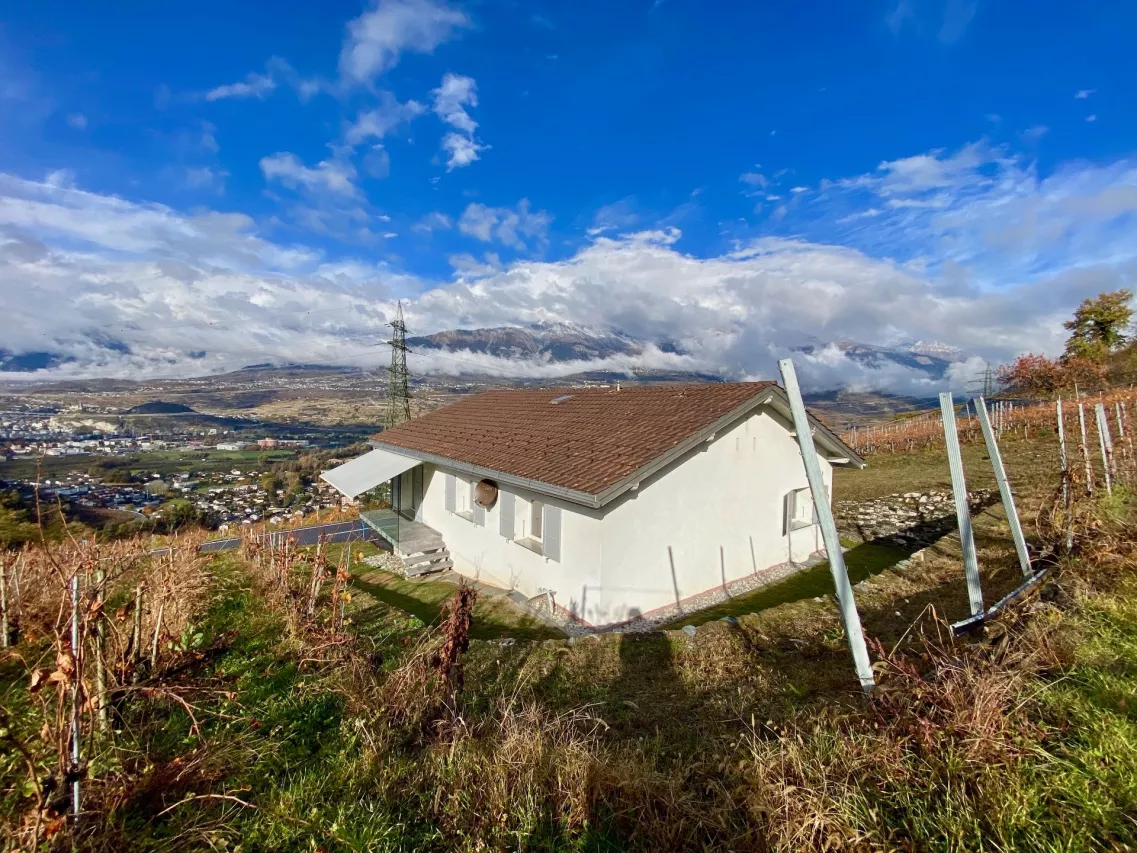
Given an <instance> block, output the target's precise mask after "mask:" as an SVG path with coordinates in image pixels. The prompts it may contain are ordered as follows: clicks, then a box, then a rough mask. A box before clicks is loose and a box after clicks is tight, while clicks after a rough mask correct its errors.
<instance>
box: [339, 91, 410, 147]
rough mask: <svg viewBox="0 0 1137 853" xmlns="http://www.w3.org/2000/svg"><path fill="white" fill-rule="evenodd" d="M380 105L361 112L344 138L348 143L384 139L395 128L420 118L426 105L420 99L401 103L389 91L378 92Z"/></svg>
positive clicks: (354, 143) (355, 143)
mask: <svg viewBox="0 0 1137 853" xmlns="http://www.w3.org/2000/svg"><path fill="white" fill-rule="evenodd" d="M378 97H379V106H377V107H375V108H373V109H370V110H365V111H363V112H361V113H360V114H359V115H358V116H357V117H356V120H355V121H354V122H353V123H352V124H351V126H350V127H348V129H347V132H346V133H345V134H344V138H345V139H346V140H347V144H348V145H359V144H360V143H361V142H365V141H367V140H369V139H383V138H384V137H385V136H387V134H389V133H390V132H391V131H393V130H395V128H397V127H399V126H400V125H402V124H408V123H410V122H411V121H413V120H414V119H416V118H418V117H419V116H420V115H422V114H423V113H424V112H426V107H424V106H423V105H422V104H420V103H419V102H418V101H407V102H406V103H399V101H398V99H397V98H396V97H395V96H394V95H393V94H391V93H390V92H388V91H385V90H384V91H382V92H379V93H378Z"/></svg>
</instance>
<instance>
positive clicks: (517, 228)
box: [458, 198, 553, 251]
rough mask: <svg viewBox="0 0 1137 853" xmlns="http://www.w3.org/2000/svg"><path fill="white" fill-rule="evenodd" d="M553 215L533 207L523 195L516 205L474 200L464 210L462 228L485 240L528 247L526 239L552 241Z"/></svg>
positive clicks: (470, 234)
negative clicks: (488, 203) (500, 205)
mask: <svg viewBox="0 0 1137 853" xmlns="http://www.w3.org/2000/svg"><path fill="white" fill-rule="evenodd" d="M552 221H553V217H552V216H551V215H550V214H549V213H548V212H546V211H544V210H536V211H534V210H530V207H529V199H527V198H523V199H521V201H519V202H518V203H517V207H516V209H513V208H509V207H487V206H486V205H484V204H481V203H479V202H473V203H472V204H470V205H468V206H467V207H466V209H465V210H464V211H463V212H462V217H461V219H459V220H458V230H459V231H461V232H462V233H463V234H467V235H469V236H471V237H474V238H476V239H478V240H481V241H483V242H485V243H489V242H492V241H495V240H496V241H497V242H499V243H504V244H505V245H506V246H509V247H511V248H514V249H517V250H518V251H524V250H525V249H526V248H528V246H527V244H526V239H528V240H531V241H533V242H535V243H536V244H538V245H541V244H544V243H546V242H547V241H548V236H549V224H550V223H551V222H552Z"/></svg>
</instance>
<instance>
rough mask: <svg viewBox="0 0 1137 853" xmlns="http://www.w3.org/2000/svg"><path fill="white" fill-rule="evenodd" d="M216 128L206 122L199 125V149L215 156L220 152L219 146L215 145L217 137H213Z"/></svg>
mask: <svg viewBox="0 0 1137 853" xmlns="http://www.w3.org/2000/svg"><path fill="white" fill-rule="evenodd" d="M216 131H217V128H216V127H214V126H213V125H212V124H210V123H209V122H207V121H204V122H202V123H201V139H200V140H199V141H200V144H201V147H202V148H204V149H205V150H206V151H210V152H212V153H214V154H216V153H217V152H218V151H220V150H221V146H220V145H218V144H217V137H216V136H215V135H214V134H215V133H216Z"/></svg>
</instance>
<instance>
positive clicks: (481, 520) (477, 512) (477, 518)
mask: <svg viewBox="0 0 1137 853" xmlns="http://www.w3.org/2000/svg"><path fill="white" fill-rule="evenodd" d="M474 524H476V525H478V527H485V526H486V508H485V507H484V506H482V505H481V504H480V503H478V502H477V501H474Z"/></svg>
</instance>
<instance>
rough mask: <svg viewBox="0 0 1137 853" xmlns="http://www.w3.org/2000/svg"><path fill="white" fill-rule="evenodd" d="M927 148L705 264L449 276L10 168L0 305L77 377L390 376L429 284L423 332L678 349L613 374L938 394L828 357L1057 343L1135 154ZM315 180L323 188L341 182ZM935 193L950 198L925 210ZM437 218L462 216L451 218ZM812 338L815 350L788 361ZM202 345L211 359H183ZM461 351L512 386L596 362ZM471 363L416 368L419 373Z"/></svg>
mask: <svg viewBox="0 0 1137 853" xmlns="http://www.w3.org/2000/svg"><path fill="white" fill-rule="evenodd" d="M276 156H277V158H278V160H277V161H274V162H276V164H277V167H278V168H281V169H283V170H284V171H282V172H281V173H280V174H279V175H278V177H277V178H275V179H276V180H282V181H283V180H284V179H285V176H286V174H287V176H288V179H289V180H292V181H293V182H294V183H295V185H296V186H298V187H302V186H305V184H304V183H303V179H302V178H301V177H300V175H307V173H308V172H319V171H320V166H317V167H314V168H311V169H309V168H308V167H305V166H303V164H301V163H300V162H299V161H298V160H297V159H296V158H295V157H294V156H293V155H287V154H281V155H276ZM921 157H923V158H927V159H919V158H902V159H901V160H895V161H888V162H886V163H883V164H881V167H880V168H879V169H876V170H873V171H872V172H869V173H867V174H866V175H861V176H857V177H854V178H849V179H845V180H843V181H836V182H830V183H827V184H826V185H824V186H823V187H819V188H818V191H817V192H811V193H809V194H802V197H801V198H800V199H799V200H798V203H797V204H796V206H795V207H794V208H793V209H791V212H790V213H789V214H788V215H787V219H786V221H785V223H784V226H783V227H784V228H785V229H786V230H787V232H789V233H794V234H802V235H806V236H801V237H798V238H795V239H784V238H776V237H766V238H763V239H751V240H743V241H741V242H739V243H738V244H737V246H736V247H734V248H733V250H731V251H729V252H726V253H716V254H711V255H709V256H699V255H697V254H693V253H691V252H689V251H687V250H686V249H685V250H683V251H680V250H679V249H678V248H677V241H678V240H679V237H680V233H679V231H678V230H677V229H675V228H669V229H665V230H657V231H647V232H641V233H636V234H626V235H622V236H620V237H618V238H614V237H611V236H601V235H598V236H597V237H596V239H595V240H593V241H592V242H591V243H589V244H588V245H586V246H585V247H584V248H581V249H580V250H578V251H576V252H575V253H573V254H571V255H569V256H567V257H563V258H558V259H554V260H550V261H539V260H533V259H531V258H526V259H524V260H520V261H516V262H503V261H502V259H501V258H500V257H498V256H496V255H494V254H492V253H486V254H483V255H480V256H474V255H470V256H462V255H455V256H453V257H452V258H451V263H452V265H453V268H454V275H453V276H452V277H448V278H446V279H444V280H440V281H433V282H428V281H422V280H418V279H413V278H410V277H407V276H405V275H401V274H400V273H399V272H398V271H396V270H393V269H390V268H388V267H386V266H384V265H382V264H375V263H369V262H366V261H363V260H358V259H354V258H350V257H341V258H337V259H335V260H329V259H328V258H327V257H325V256H324V254H323V252H321V251H315V250H312V249H310V248H308V247H305V246H302V245H290V244H287V243H283V242H278V241H273V240H269V239H266V237H265V236H263V234H262V233H261V232H260V231H259V229H258V227H257V225H256V223H255V222H254V221H253V220H252V219H251V218H249V217H247V216H243V215H240V214H232V213H230V214H221V213H200V214H192V215H191V214H187V213H184V212H180V211H177V210H173V209H171V208H168V207H165V206H162V205H153V204H141V203H137V202H131V201H127V200H125V199H121V198H117V197H114V196H106V195H100V194H97V193H91V192H86V191H84V190H81V189H79V188H77V187H75V186H74V177H73V176H72V175H69V174H66V173H64V174H54V175H52V176H50V177H49V178H45V179H44V180H42V181H29V180H25V179H20V178H15V177H12V176H5V175H0V303H3V304H5V305H7V306H11V308H10V312H9V313H10V315H11V316H9V317H8V321H9V322H8V323H7V324H6V326H5V338H4V346H5V348H7V349H11V350H14V351H28V350H37V351H38V350H47V351H51V352H58V353H60V354H62V355H67V356H72V357H74V358H75V359H76V361H75V362H74V363H72V364H70V365H67V366H65V367H62V368H60V370H61V371H62V373H60V374H59V375H79V374H83V373H86V374H103V375H129V376H144V375H151V374H161V373H183V374H184V373H200V372H203V371H209V370H219V369H223V368H232V367H239V366H241V365H242V364H248V363H253V362H258V361H266V360H270V359H280V360H295V361H306V362H312V361H319V362H325V363H338V364H371V365H375V364H378V363H379V362H380V361H381V360H382V358H383V355H382V353H381V352H380V351H378V350H377V349H376V348H375V347H374V346H373V341H374V340H375V339H376V334H377V333H378V332H379V331H380V330H381V328H382V323H384V322H386V321H387V320H389V312H390V309H391V308H392V304H393V299H394V296H393V294H395V293H398V294H403V295H404V296H405V294H407V293H414V294H418V295H417V296H414V297H413V298H411V299H410V300H409V301H407V302H406V308H407V315H408V323H409V324H410V326H411V328H412V329H413V330H414V331H415V332H418V333H429V332H433V331H439V330H442V329H447V328H456V327H463V328H477V327H481V326H496V325H502V324H529V323H539V322H558V321H564V322H571V323H578V324H583V325H590V326H612V327H614V328H618V329H621V330H622V331H624V332H625V333H627V334H629V335H631V336H634V337H636V338H639V339H642V340H646V341H649V342H650V341H656V342H661V341H668V342H674V343H676V344H677V345H678V350H679V353H681V354H679V353H676V352H664V351H662V350H661V349H659V348H655V347H652V346H647V347H646V348H645V350H644V352H643V353H641V354H639V355H630V356H620V357H617V358H614V359H611V360H609V361H608V362H605V366H608V367H610V368H612V369H630V368H632V367H637V366H643V367H651V366H654V367H667V368H668V369H676V370H678V369H698V370H713V371H722V372H725V373H726V374H727V375H730V376H733V377H762V376H773V375H776V367H775V361H776V359H777V358H778V357H782V356H785V355H787V354H790V353H794V358H795V360H797V362H798V366H799V373H800V374H801V375H802V377H803V382H804V383H805V384H806V386H807V387H809V388H824V387H832V386H833V385H836V384H839V383H843V384H847V385H852V386H854V387H863V388H870V387H871V388H884V389H888V390H893V391H900V392H907V393H919V394H923V395H927V394H930V393H932V392H934V391H935V390H939V389H940V388H941V387H942V385H943V384H944V383H940V382H935V381H932V380H930V379H929V378H928V377H927V376H926V375H924V374H922V373H918V372H914V371H912V370H909V369H906V368H904V367H902V366H900V365H892V364H889V365H885V366H884V367H882V368H881V369H878V370H873V369H870V368H868V367H866V366H864V365H861V364H858V363H857V362H855V361H853V360H851V359H849V358H848V357H847V356H845V355H844V354H843V353H842V352H841V350H840V349H839V348H837V347H833V346H826V344H828V343H831V342H833V341H839V340H853V341H861V342H865V343H869V344H880V345H885V344H894V343H898V342H900V341H903V340H905V339H921V338H922V339H927V340H940V341H942V342H944V343H946V344H950V345H953V346H956V347H959V348H961V349H962V350H964V351H965V352H967V353H969V354H972V355H974V356H975V357H976V358H978V359H991V360H992V361H995V362H1001V361H1005V360H1008V359H1010V358H1012V357H1014V356H1015V355H1017V354H1018V353H1020V352H1024V351H1034V352H1047V353H1051V354H1054V353H1057V352H1060V351H1061V348H1062V343H1063V339H1064V336H1065V332H1064V330H1063V329H1062V326H1061V323H1062V320H1064V319H1065V318H1066V317H1068V316H1069V314H1070V312H1071V311H1072V310H1073V309H1074V308H1075V307H1076V306H1077V304H1078V303H1079V302H1080V301H1081V299H1083V298H1084V297H1086V296H1090V295H1093V294H1096V293H1098V292H1100V291H1103V290H1108V289H1114V288H1117V287H1121V286H1126V285H1130V284H1131V283H1132V281H1133V280H1135V279H1137V243H1135V242H1134V241H1133V239H1132V236H1133V228H1132V223H1133V222H1134V220H1135V217H1137V163H1133V162H1129V161H1119V162H1116V163H1112V164H1108V165H1092V164H1088V163H1080V162H1079V163H1070V164H1066V165H1064V166H1061V167H1059V168H1058V169H1056V170H1055V171H1054V172H1052V173H1050V174H1047V175H1046V176H1045V177H1043V176H1040V175H1039V174H1038V173H1037V170H1036V167H1035V165H1034V164H1033V163H1031V162H1029V161H1027V162H1024V161H1022V160H1020V159H1019V158H1017V157H1015V156H1013V155H1011V154H1010V153H1008V152H1007V151H1006V150H1004V149H1001V148H995V147H991V146H983V147H982V148H980V149H973V148H970V147H965V149H962V150H961V151H957V152H931V153H929V154H926V155H921ZM266 159H270V158H266ZM309 180H310V181H311V182H312V184H313V186H314V187H316V190H317V191H318V192H319V193H328V190H327V187H326V183H325V181H324V178H322V177H313V178H310V179H309ZM330 195H332V196H333V197H336V198H341V196H340V194H338V193H330ZM926 200H934V201H936V202H937V205H936V206H929V205H923V204H916V206H911V205H909V204H908V203H909V202H916V203H919V202H922V201H926ZM892 202H899V203H900V205H899V206H894V205H893V204H892ZM809 215H816V216H817V217H818V218H817V219H815V220H810V219H809V218H808V217H809ZM311 216H312V222H313V226H312V227H313V228H321V229H323V231H322V232H321V233H328V234H329V235H330V236H332V237H333V238H335V239H336V240H339V241H342V240H343V239H344V237H345V234H349V233H353V232H354V230H355V229H359V228H366V227H367V225H368V224H369V223H373V222H374V221H375V220H376V218H377V217H376V216H375V215H374V214H372V213H369V212H368V211H367V210H366V209H364V207H363V205H362V203H359V202H356V203H353V204H352V205H351V206H350V207H347V206H345V207H344V209H343V211H341V212H340V219H337V220H334V221H333V220H331V219H329V218H327V216H326V212H325V211H321V210H319V209H315V210H313V211H311ZM842 219H844V220H846V221H844V222H842V223H841V224H836V221H837V220H842ZM420 225H421V226H422V227H417V226H416V227H417V230H428V228H444V227H451V226H452V225H453V223H452V222H451V221H450V220H449V218H448V217H446V216H445V215H444V214H438V215H432V216H429V217H427V220H424V222H423V223H420ZM458 226H459V228H460V229H461V231H462V233H463V234H465V235H466V236H467V237H469V238H472V239H474V240H478V241H481V244H482V248H492V249H496V248H497V247H498V246H508V247H510V248H512V249H517V250H521V249H526V248H528V249H533V248H538V249H539V248H540V247H542V246H543V245H544V244H545V243H546V241H547V240H548V230H549V226H550V223H549V217H548V214H546V213H544V212H542V211H533V210H532V209H531V207H530V205H529V204H528V203H527V202H524V201H522V202H519V203H518V204H517V205H516V207H500V208H495V207H488V206H486V205H484V204H479V203H475V204H471V205H469V206H468V207H467V208H466V210H465V211H464V212H463V214H462V217H461V218H460V221H459V223H458ZM400 230H402V229H400ZM274 233H277V234H279V233H280V231H276V232H274ZM823 234H824V235H827V236H821V235H823ZM309 239H310V235H309ZM838 243H843V244H845V245H838ZM29 292H30V293H35V294H36V296H37V298H35V299H28V298H26V295H27V294H28V293H29ZM324 312H326V313H324ZM107 340H112V341H117V342H120V343H121V346H119V345H117V344H116V345H115V346H114V347H107V346H106V345H105V343H106V341H107ZM100 341H101V342H102V343H100ZM802 344H812V345H814V346H815V348H816V349H815V351H814V352H812V353H810V354H804V353H800V352H794V348H795V347H798V346H800V345H802ZM201 350H205V351H206V352H207V356H206V357H205V358H204V359H191V358H189V357H188V354H189V353H191V352H200V351H201ZM462 357H463V358H467V357H468V358H470V359H473V360H475V361H476V362H477V363H478V365H479V366H480V367H481V368H482V369H485V370H488V371H489V372H500V373H501V374H502V375H507V374H514V373H516V372H517V371H519V370H524V371H529V372H532V373H535V374H536V373H540V374H542V375H563V374H564V373H567V372H571V371H572V370H579V369H581V368H582V367H583V366H584V365H581V364H575V365H564V364H553V363H538V364H520V363H518V362H517V361H509V360H498V359H492V358H490V357H486V356H476V355H474V354H464V355H463V356H462ZM368 359H370V361H368ZM456 366H457V365H456V364H455V363H454V362H449V361H443V360H437V362H436V363H432V362H430V361H424V360H423V358H422V357H418V356H416V357H415V361H414V363H413V364H412V369H415V370H419V371H424V370H447V371H453V370H454V369H455V368H456ZM589 366H590V367H591V366H595V365H589ZM969 370H970V368H969V367H968V366H967V365H963V366H960V367H957V368H954V369H953V374H952V376H951V377H950V379H949V384H950V382H954V383H955V384H956V386H957V387H958V385H959V384H960V383H962V382H963V381H965V380H966V379H968V378H970V375H969V374H968V371H969Z"/></svg>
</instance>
